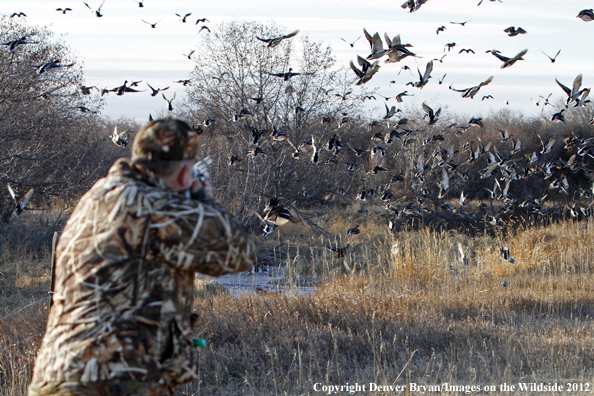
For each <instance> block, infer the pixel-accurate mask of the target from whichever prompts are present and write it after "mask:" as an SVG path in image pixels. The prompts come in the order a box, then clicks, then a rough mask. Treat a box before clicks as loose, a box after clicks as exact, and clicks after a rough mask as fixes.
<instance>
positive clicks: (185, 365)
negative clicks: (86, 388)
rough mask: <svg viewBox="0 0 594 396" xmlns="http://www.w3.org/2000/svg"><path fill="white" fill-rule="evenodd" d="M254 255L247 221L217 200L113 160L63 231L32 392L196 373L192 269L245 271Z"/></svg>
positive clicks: (179, 378) (175, 382) (171, 383)
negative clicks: (178, 190) (211, 201)
mask: <svg viewBox="0 0 594 396" xmlns="http://www.w3.org/2000/svg"><path fill="white" fill-rule="evenodd" d="M254 258H255V247H254V243H253V241H252V240H251V238H250V237H249V236H248V234H247V232H246V230H245V228H244V227H243V226H242V225H241V224H239V223H238V222H237V221H236V220H235V219H234V218H233V217H232V216H231V215H229V214H227V213H226V212H225V211H224V210H223V209H221V208H219V207H218V206H216V204H212V205H209V204H206V203H203V202H200V201H198V200H195V199H191V198H186V197H185V196H184V195H182V194H180V193H176V192H174V191H173V190H171V189H170V188H168V187H167V186H165V185H164V184H163V182H162V181H161V180H160V179H159V178H158V177H156V176H155V175H153V174H152V173H151V172H148V171H146V170H145V169H144V168H141V167H138V166H136V165H134V164H132V163H131V162H130V160H128V159H119V160H118V161H117V162H116V163H115V164H114V165H113V166H112V168H111V169H110V171H109V174H108V175H107V177H105V178H103V179H100V180H99V181H97V183H96V184H95V185H94V186H93V187H92V188H91V189H90V190H89V191H88V192H87V193H86V194H85V195H84V196H83V197H82V198H81V200H80V202H79V203H78V205H77V207H76V208H75V209H74V211H73V213H72V215H71V217H70V219H69V220H68V223H67V224H66V226H65V228H64V231H63V232H62V235H61V237H60V242H59V243H58V246H57V249H56V272H55V290H54V296H53V299H54V303H53V306H52V308H51V310H50V314H49V318H48V323H47V330H46V334H45V337H44V339H43V343H42V345H41V348H40V350H39V352H38V356H37V360H36V363H35V368H34V373H33V380H32V385H31V387H30V394H34V395H37V394H46V393H44V389H45V390H47V389H50V388H55V387H56V386H57V385H58V384H59V383H63V382H68V383H70V384H72V383H81V384H88V383H101V382H102V381H114V380H115V381H116V382H117V381H129V380H132V381H139V382H141V383H145V382H158V383H159V384H160V385H161V386H165V387H166V388H167V389H170V390H171V391H172V392H173V390H174V389H175V388H176V387H177V386H179V385H180V384H183V383H185V382H188V381H190V380H192V379H193V378H195V376H196V369H197V367H196V363H195V362H194V361H193V360H194V359H193V356H192V355H193V353H195V352H194V349H193V348H192V324H191V319H192V313H191V306H192V302H193V279H194V272H200V273H203V274H208V275H214V276H218V275H223V274H227V273H231V272H239V271H245V270H247V269H249V267H250V266H251V264H252V262H253V260H254ZM49 394H51V393H49ZM57 394H60V393H59V392H58V393H57Z"/></svg>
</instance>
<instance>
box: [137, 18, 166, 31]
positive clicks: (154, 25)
mask: <svg viewBox="0 0 594 396" xmlns="http://www.w3.org/2000/svg"><path fill="white" fill-rule="evenodd" d="M140 20H141V21H142V22H144V23H146V24H148V25H151V28H153V29H155V28H156V27H157V23H159V22H161V21H162V20H163V18H161V19H159V20H158V21H157V22H155V23H151V22H147V21H145V20H144V19H140Z"/></svg>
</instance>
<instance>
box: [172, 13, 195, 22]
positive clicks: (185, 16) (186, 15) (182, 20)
mask: <svg viewBox="0 0 594 396" xmlns="http://www.w3.org/2000/svg"><path fill="white" fill-rule="evenodd" d="M175 15H177V16H178V17H179V19H180V21H181V22H182V23H186V19H187V18H188V17H189V16H190V15H192V13H191V12H188V13H187V14H185V15H183V16H182V15H180V14H178V13H177V12H176V13H175Z"/></svg>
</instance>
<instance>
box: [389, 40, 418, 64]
mask: <svg viewBox="0 0 594 396" xmlns="http://www.w3.org/2000/svg"><path fill="white" fill-rule="evenodd" d="M384 38H385V39H386V44H387V45H388V59H387V60H386V63H396V62H400V61H401V60H402V59H404V58H406V57H407V56H416V54H415V53H413V52H411V51H409V50H408V49H407V47H412V45H410V44H402V43H401V42H400V35H396V36H395V37H394V38H393V39H390V37H389V36H388V34H387V33H384Z"/></svg>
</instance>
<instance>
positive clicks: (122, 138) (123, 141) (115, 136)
mask: <svg viewBox="0 0 594 396" xmlns="http://www.w3.org/2000/svg"><path fill="white" fill-rule="evenodd" d="M111 141H112V142H113V143H114V144H115V145H116V146H118V147H121V148H125V147H126V146H127V145H128V130H125V131H124V132H120V133H118V127H117V126H115V127H114V128H113V133H112V134H111Z"/></svg>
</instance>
